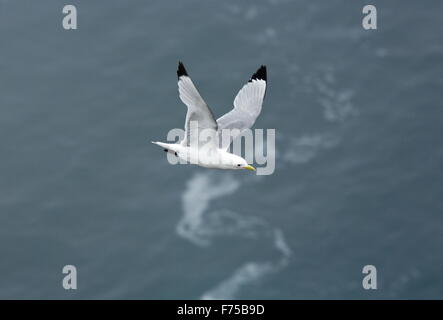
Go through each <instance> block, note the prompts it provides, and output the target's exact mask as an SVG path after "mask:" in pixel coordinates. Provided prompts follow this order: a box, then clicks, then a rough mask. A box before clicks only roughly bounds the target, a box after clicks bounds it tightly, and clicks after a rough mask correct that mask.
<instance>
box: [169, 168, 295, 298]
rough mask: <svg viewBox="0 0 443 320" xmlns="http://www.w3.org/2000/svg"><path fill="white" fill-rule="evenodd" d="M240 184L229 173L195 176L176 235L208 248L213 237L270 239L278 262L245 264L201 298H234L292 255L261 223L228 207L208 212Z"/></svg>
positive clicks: (276, 233) (276, 232) (275, 231)
mask: <svg viewBox="0 0 443 320" xmlns="http://www.w3.org/2000/svg"><path fill="white" fill-rule="evenodd" d="M243 180H244V179H243ZM243 180H242V181H243ZM244 182H245V183H246V182H248V181H247V180H245V181H244ZM240 184H241V182H240V181H239V180H237V179H234V178H233V177H232V175H231V174H229V173H224V174H217V173H212V172H210V171H208V172H205V173H198V174H196V175H194V176H193V177H192V178H191V179H190V180H189V181H188V183H187V185H186V189H185V191H184V193H183V195H182V204H183V213H184V214H183V216H182V218H181V220H180V221H179V223H178V225H177V229H176V230H177V234H178V235H179V236H181V237H183V238H185V239H186V240H188V241H191V242H192V243H193V244H195V245H197V246H209V245H210V244H211V242H212V241H213V240H214V238H216V237H222V236H224V237H229V236H235V237H241V238H248V239H252V240H255V239H263V237H265V238H266V239H267V238H270V239H271V241H272V243H273V246H274V248H275V250H277V251H278V252H279V253H280V254H281V258H280V259H278V260H277V261H265V262H254V261H251V262H246V263H244V264H243V265H241V266H240V267H239V268H238V269H236V270H235V271H234V272H233V274H232V275H231V276H229V277H228V278H227V279H225V280H222V281H221V282H220V283H219V284H217V285H215V286H214V288H213V289H210V290H208V291H207V292H205V293H204V294H203V295H202V296H201V298H202V299H231V298H234V297H236V296H237V295H238V293H239V291H240V290H241V289H242V288H243V287H244V286H246V285H248V284H251V283H254V282H256V281H258V280H259V279H261V278H262V277H264V276H265V275H267V274H269V273H273V272H277V271H278V270H280V269H281V268H282V267H284V266H286V264H287V263H288V259H289V257H290V255H291V250H290V248H289V246H288V244H287V243H286V241H285V239H284V236H283V233H282V232H281V231H280V230H278V229H275V228H272V227H271V226H269V224H268V223H266V222H265V221H264V220H262V219H259V218H257V217H250V216H244V215H241V214H239V213H237V212H235V211H233V210H231V209H230V208H223V209H219V210H212V211H211V210H208V209H209V205H210V202H211V201H213V200H215V199H218V198H222V197H224V196H228V195H229V194H232V193H234V192H235V191H236V190H238V189H239V187H240Z"/></svg>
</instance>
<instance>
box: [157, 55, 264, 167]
mask: <svg viewBox="0 0 443 320" xmlns="http://www.w3.org/2000/svg"><path fill="white" fill-rule="evenodd" d="M177 77H178V92H179V96H180V99H181V101H182V102H183V103H184V104H185V105H186V107H187V109H188V110H187V113H186V121H185V135H184V138H183V140H182V141H181V142H179V143H163V142H158V141H152V143H154V144H156V145H158V146H160V147H162V148H163V149H164V151H165V152H169V153H172V154H174V155H175V156H177V157H178V158H180V159H182V160H184V161H186V162H189V163H191V164H196V165H198V166H201V167H205V168H212V169H231V170H237V169H247V170H252V171H256V169H255V168H254V167H253V166H252V165H250V164H248V163H247V162H246V160H245V159H244V158H242V157H240V156H238V155H236V154H233V153H230V152H228V149H229V146H230V144H231V142H232V141H233V140H234V139H235V138H236V137H237V136H239V135H241V133H242V132H243V131H244V130H247V129H249V128H251V127H252V125H253V124H254V122H255V120H256V119H257V117H258V115H259V114H260V112H261V109H262V104H263V99H264V97H265V93H266V82H267V76H266V66H264V65H262V66H261V67H260V68H259V69H258V70H257V71H256V72H255V73H254V74H253V75H252V77H251V78H250V79H249V81H248V82H247V83H246V84H245V85H244V86H243V87H242V88H241V89H240V91H239V92H238V94H237V96H236V97H235V99H234V108H233V109H232V110H231V111H230V112H228V113H226V114H225V115H223V116H222V117H220V118H218V119H217V120H215V118H214V115H213V113H212V111H211V109H210V108H209V106H208V104H207V103H206V102H205V101H204V100H203V98H202V97H201V95H200V93H199V92H198V90H197V88H196V87H195V85H194V83H193V82H192V80H191V78H190V77H189V75H188V73H187V71H186V69H185V66H184V65H183V63H181V62H179V64H178V69H177ZM223 130H230V139H225V138H223V139H222V132H223ZM203 132H204V135H205V138H204V139H202V138H201V137H200V136H198V135H199V134H203ZM194 142H196V143H194Z"/></svg>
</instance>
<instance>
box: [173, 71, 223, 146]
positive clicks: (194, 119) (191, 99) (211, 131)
mask: <svg viewBox="0 0 443 320" xmlns="http://www.w3.org/2000/svg"><path fill="white" fill-rule="evenodd" d="M177 76H178V92H179V95H180V99H181V101H182V102H183V103H184V104H185V105H186V106H187V107H188V112H187V113H186V121H185V138H184V139H183V141H182V142H181V144H182V145H185V146H189V145H190V142H191V141H196V142H197V141H199V140H198V136H197V134H198V133H201V132H202V131H203V130H204V129H208V130H207V131H206V135H205V136H206V137H207V136H208V135H209V136H210V139H211V140H212V142H210V143H213V144H214V147H215V146H216V145H217V143H216V132H217V122H216V121H215V119H214V116H213V114H212V112H211V109H209V106H208V105H207V104H206V102H205V101H204V100H203V98H202V97H201V95H200V93H199V92H198V90H197V88H196V87H195V86H194V83H193V82H192V80H191V78H190V77H189V75H188V73H187V72H186V69H185V67H184V65H183V63H181V62H179V63H178V69H177ZM197 130H198V131H197ZM205 143H206V142H205Z"/></svg>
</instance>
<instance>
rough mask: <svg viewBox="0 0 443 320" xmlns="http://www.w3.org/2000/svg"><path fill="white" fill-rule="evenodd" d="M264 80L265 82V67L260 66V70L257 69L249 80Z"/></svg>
mask: <svg viewBox="0 0 443 320" xmlns="http://www.w3.org/2000/svg"><path fill="white" fill-rule="evenodd" d="M252 80H264V81H267V80H268V78H267V74H266V66H263V65H262V66H261V67H260V68H258V70H257V71H256V72H255V73H254V74H253V75H252V77H251V80H249V81H252Z"/></svg>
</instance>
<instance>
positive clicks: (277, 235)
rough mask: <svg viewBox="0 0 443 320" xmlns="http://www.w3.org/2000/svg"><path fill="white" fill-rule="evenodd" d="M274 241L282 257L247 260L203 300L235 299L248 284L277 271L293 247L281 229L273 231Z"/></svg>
mask: <svg viewBox="0 0 443 320" xmlns="http://www.w3.org/2000/svg"><path fill="white" fill-rule="evenodd" d="M273 242H274V246H275V248H276V249H277V250H278V251H279V252H280V253H281V258H280V259H279V260H277V261H267V262H254V261H251V262H247V263H245V264H243V265H242V266H241V267H239V268H238V269H237V270H235V271H234V273H233V274H232V275H231V276H229V277H228V278H227V279H225V280H223V281H222V282H220V283H219V284H218V285H216V286H215V287H214V288H212V289H210V290H208V291H207V292H205V293H204V294H203V295H202V296H201V299H203V300H227V299H235V298H236V297H237V295H238V293H239V291H240V290H241V289H242V288H243V287H244V286H246V285H249V284H252V283H255V282H257V281H259V280H260V279H262V278H263V277H265V276H266V275H268V274H271V273H276V272H278V271H280V270H281V269H282V268H284V267H286V265H287V264H288V263H289V259H290V256H291V249H290V248H289V246H288V244H287V243H286V241H285V239H284V236H283V233H282V231H281V230H279V229H275V230H274V232H273Z"/></svg>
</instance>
